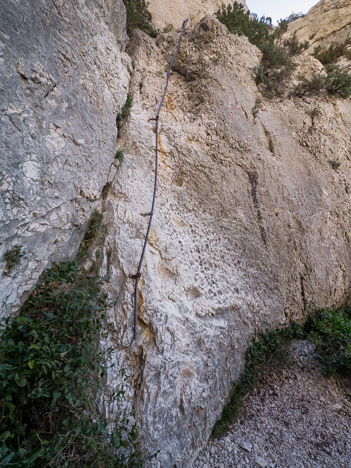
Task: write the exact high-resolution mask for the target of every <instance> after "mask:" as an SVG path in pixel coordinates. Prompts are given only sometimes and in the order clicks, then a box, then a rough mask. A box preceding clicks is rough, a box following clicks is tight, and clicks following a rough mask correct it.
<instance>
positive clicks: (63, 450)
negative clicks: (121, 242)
mask: <svg viewBox="0 0 351 468" xmlns="http://www.w3.org/2000/svg"><path fill="white" fill-rule="evenodd" d="M100 230H101V214H100V213H97V212H94V213H93V215H92V218H91V222H90V223H89V227H88V230H87V235H86V237H85V239H84V241H85V246H84V250H86V248H87V246H90V245H91V243H92V240H93V238H96V236H97V235H98V233H99V232H100ZM102 282H103V280H102V279H101V278H99V277H98V275H97V273H96V269H95V268H90V269H89V270H85V268H84V266H83V265H81V264H80V262H79V255H78V256H77V258H76V259H75V260H74V261H65V262H62V263H60V264H59V265H53V266H52V268H50V269H49V270H47V271H46V272H44V274H43V275H42V276H41V278H40V280H39V281H38V284H37V286H36V288H35V290H34V291H33V292H32V294H31V295H30V297H29V299H28V300H27V301H26V302H25V303H24V305H23V306H22V307H21V309H20V311H19V314H18V315H17V316H16V317H7V318H5V319H3V320H2V321H1V327H0V328H1V332H2V333H1V341H0V466H2V467H7V466H8V467H10V466H16V467H19V468H20V467H23V468H24V467H25V468H38V467H39V468H40V467H46V466H50V467H70V468H71V467H72V468H75V467H81V466H86V467H93V466H94V467H101V468H102V467H103V468H112V467H115V468H122V467H127V466H128V467H137V466H141V465H142V462H141V459H140V457H139V453H138V447H137V443H136V439H137V433H136V430H135V427H134V426H133V425H131V423H130V421H129V417H128V416H129V415H119V417H118V418H117V419H116V420H112V419H111V418H109V419H107V418H106V416H105V415H104V414H105V413H104V410H103V408H104V405H109V404H111V403H113V402H115V404H118V403H119V401H120V400H121V398H123V394H124V392H123V389H120V391H119V392H115V393H113V392H112V391H109V389H108V388H107V387H106V384H105V372H106V366H107V363H108V358H109V355H110V353H111V351H112V350H104V351H103V350H101V348H100V340H101V338H104V337H106V334H105V332H104V326H103V324H104V314H105V309H106V307H107V298H106V295H105V294H103V293H102V291H101V285H102ZM108 393H109V394H108ZM107 394H108V395H107ZM104 396H105V397H104ZM104 398H106V400H105V399H104Z"/></svg>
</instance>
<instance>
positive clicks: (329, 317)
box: [308, 309, 351, 377]
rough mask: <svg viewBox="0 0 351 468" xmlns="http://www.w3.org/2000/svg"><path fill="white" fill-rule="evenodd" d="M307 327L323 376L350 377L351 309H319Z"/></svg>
mask: <svg viewBox="0 0 351 468" xmlns="http://www.w3.org/2000/svg"><path fill="white" fill-rule="evenodd" d="M308 327H309V333H310V335H309V336H310V339H311V340H312V341H314V342H315V343H316V346H317V351H318V353H319V360H320V362H321V364H322V366H323V371H324V372H325V374H327V375H329V376H330V375H336V374H341V375H343V376H348V377H351V309H341V310H328V309H319V310H317V311H316V312H315V316H314V317H313V318H312V319H311V320H310V321H309V323H308Z"/></svg>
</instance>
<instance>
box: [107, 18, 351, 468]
mask: <svg viewBox="0 0 351 468" xmlns="http://www.w3.org/2000/svg"><path fill="white" fill-rule="evenodd" d="M177 40H178V33H169V34H166V35H163V36H161V37H160V38H159V39H158V40H157V42H156V43H155V42H154V41H153V40H151V39H150V38H148V37H147V36H145V35H144V34H142V33H140V34H136V35H135V37H134V40H133V42H132V44H131V46H130V53H131V54H132V57H133V61H134V64H135V68H134V72H133V77H132V81H131V91H132V94H133V106H132V110H131V115H130V118H129V119H128V122H127V123H126V124H125V126H124V128H123V132H122V139H121V141H120V147H122V148H124V150H125V152H126V157H125V161H124V163H123V164H122V165H121V167H120V169H119V171H118V173H117V175H116V177H115V178H114V180H113V182H112V186H111V189H110V192H109V195H108V199H107V205H106V206H107V211H106V216H107V220H108V231H109V236H108V239H107V245H106V267H107V271H108V273H109V274H111V281H110V285H111V286H110V292H111V296H112V297H114V299H115V301H116V302H115V309H114V311H113V320H114V323H113V320H112V321H111V330H113V328H114V332H112V338H113V343H115V345H117V347H118V348H119V349H120V351H121V353H123V349H124V350H125V351H126V353H125V356H126V359H127V361H128V359H129V373H130V374H132V377H133V379H134V380H133V384H134V388H135V400H134V405H135V406H134V407H135V409H136V413H137V417H138V424H139V427H140V430H141V433H142V436H143V444H144V447H147V449H148V450H151V451H153V450H157V449H160V450H161V453H160V454H159V455H158V457H157V459H156V461H154V462H153V463H154V465H155V466H159V467H162V468H163V467H173V466H177V467H189V466H191V464H192V460H193V459H194V458H195V456H196V454H197V453H198V450H199V448H200V446H201V445H202V443H203V442H204V441H206V440H207V438H208V437H209V435H210V433H211V430H212V427H213V424H214V422H215V420H216V418H217V417H218V416H219V414H220V413H221V410H222V405H223V403H224V401H225V399H226V398H227V396H228V394H229V389H230V386H231V383H232V382H233V381H234V380H235V379H237V378H238V376H239V373H240V370H241V368H242V363H243V355H244V352H245V349H246V346H247V344H248V339H249V336H250V335H251V334H252V333H254V332H255V331H256V330H259V329H260V330H261V329H264V328H266V327H272V326H274V325H277V324H279V323H286V322H287V321H289V320H291V319H299V318H301V317H303V316H304V314H305V313H306V308H307V307H308V305H310V304H313V303H314V304H317V305H320V306H332V305H338V304H342V303H344V302H345V301H346V300H347V299H348V297H349V293H350V282H351V258H350V230H349V227H350V219H351V217H350V193H351V172H350V169H351V162H350V158H351V156H350V154H351V141H350V128H351V106H350V101H342V100H339V99H335V98H333V99H327V98H325V97H323V98H321V99H316V98H311V99H305V100H301V99H298V98H290V99H285V100H273V101H266V100H264V101H262V103H261V105H260V106H257V101H256V100H257V99H258V98H260V99H261V96H260V95H259V93H258V91H257V88H256V84H255V81H254V78H253V75H254V73H253V69H254V68H255V67H256V66H257V65H258V64H259V58H260V53H259V51H258V49H257V48H255V47H254V46H252V45H251V44H250V43H249V42H248V40H247V39H246V38H245V37H238V36H234V35H231V34H229V33H228V31H227V30H226V28H225V27H224V26H223V25H221V24H220V23H219V22H218V21H217V20H215V19H214V18H211V17H206V18H205V19H204V20H202V21H201V22H200V23H199V24H198V25H196V26H195V27H193V28H190V29H189V30H188V31H187V32H186V34H185V37H184V42H183V44H182V48H181V53H180V55H179V58H178V60H177V61H176V63H175V66H174V72H173V74H172V79H171V85H170V88H169V93H168V97H167V100H166V102H165V106H164V109H163V111H162V114H161V134H160V138H159V144H160V158H161V160H160V166H159V167H160V181H159V189H158V199H157V204H156V206H157V208H156V214H155V217H154V224H153V230H152V234H151V238H150V241H149V246H148V250H147V254H146V262H145V266H144V269H143V277H142V282H141V287H140V291H139V308H140V312H139V314H140V315H139V326H138V340H137V344H136V345H135V346H133V344H132V333H133V326H132V304H131V298H130V296H131V294H132V291H133V285H134V283H133V281H132V280H130V279H128V275H129V274H130V273H135V271H136V267H137V262H138V261H139V256H140V252H141V247H142V239H143V236H144V234H145V231H146V223H147V219H146V218H144V217H142V216H140V213H145V212H148V210H149V207H150V203H151V194H152V187H153V164H154V147H155V141H154V139H155V133H154V131H155V128H154V122H153V121H152V120H150V119H152V118H154V117H155V115H156V110H157V106H158V103H159V100H160V96H161V94H162V90H163V86H164V80H165V74H166V71H167V64H168V63H169V61H170V58H171V55H172V54H173V52H174V50H175V47H176V41H177ZM257 107H258V108H260V110H259V111H258V114H257V115H256V112H253V109H254V108H256V109H257ZM316 108H318V109H319V110H320V112H319V113H318V118H313V119H312V117H311V115H314V113H313V112H312V111H313V109H316ZM254 114H255V115H256V117H255V116H254ZM116 285H117V288H116ZM118 285H121V287H118Z"/></svg>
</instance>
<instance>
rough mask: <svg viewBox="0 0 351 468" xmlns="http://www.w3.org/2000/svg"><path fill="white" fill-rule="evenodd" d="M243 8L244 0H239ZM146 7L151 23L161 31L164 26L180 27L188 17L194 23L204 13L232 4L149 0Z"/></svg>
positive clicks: (204, 0)
mask: <svg viewBox="0 0 351 468" xmlns="http://www.w3.org/2000/svg"><path fill="white" fill-rule="evenodd" d="M238 3H242V4H243V5H244V6H245V8H247V6H246V1H245V0H239V2H238ZM147 4H148V8H149V10H150V12H151V14H152V19H153V23H154V24H155V26H156V28H159V29H160V30H161V31H162V30H163V29H164V28H170V29H174V28H180V27H181V25H182V24H183V21H184V20H185V19H186V18H189V19H190V21H191V22H192V23H196V22H197V21H199V20H200V19H201V18H203V17H204V16H205V15H206V14H211V15H212V14H213V13H215V12H216V11H217V10H218V9H219V8H220V7H221V6H222V5H232V4H233V1H232V0H178V1H174V0H149V1H148V2H147Z"/></svg>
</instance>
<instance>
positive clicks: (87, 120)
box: [0, 0, 130, 309]
mask: <svg viewBox="0 0 351 468" xmlns="http://www.w3.org/2000/svg"><path fill="white" fill-rule="evenodd" d="M0 9H1V15H0V63H1V68H0V86H1V88H0V107H1V109H0V111H1V112H0V119H1V121H0V125H1V138H0V153H1V160H0V174H1V182H0V189H1V199H0V219H1V225H0V269H1V270H0V277H1V274H2V277H1V292H0V304H3V305H4V304H5V306H6V307H7V308H8V309H10V308H11V306H13V307H16V306H18V305H19V303H20V301H21V298H23V297H24V296H25V293H26V292H27V291H29V290H30V289H31V288H32V287H33V285H34V284H35V282H36V280H37V279H38V277H39V275H40V274H41V272H42V271H43V269H44V268H45V267H46V266H47V265H48V263H49V262H50V261H51V260H52V259H55V260H59V259H62V258H66V257H67V256H70V255H72V254H73V253H74V251H75V250H76V249H77V247H78V245H79V241H80V238H81V232H82V231H83V228H84V226H85V224H86V222H87V219H88V218H89V215H90V213H91V211H92V209H93V208H94V207H95V206H97V205H98V204H99V203H100V202H99V199H100V196H101V192H102V189H103V187H104V186H105V184H106V183H107V182H108V178H109V175H113V171H112V172H111V164H112V162H113V161H114V155H115V148H116V143H115V141H116V134H117V129H116V114H117V112H118V111H119V110H120V108H121V106H122V105H123V104H124V102H125V100H126V95H127V89H128V85H129V71H128V67H130V59H129V56H127V55H126V54H125V53H123V49H124V46H125V43H126V39H127V36H126V32H125V21H126V18H125V9H124V5H123V3H122V1H121V0H117V1H112V0H109V1H106V2H104V1H102V0H101V1H100V0H96V1H95V0H89V1H88V0H86V1H83V0H72V1H70V2H65V1H63V0H56V1H53V0H52V1H51V0H50V1H46V0H33V1H30V2H17V1H12V0H1V1H0ZM110 173H111V174H110ZM15 246H21V248H22V250H21V252H22V254H23V257H21V259H20V260H21V261H20V264H19V265H18V266H16V267H15V268H13V269H12V270H11V271H6V262H5V260H4V255H5V253H6V252H10V251H11V250H12V249H13V248H14V247H15Z"/></svg>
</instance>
